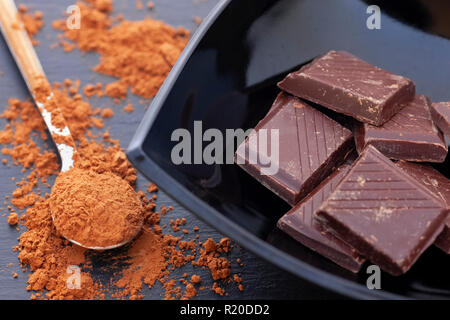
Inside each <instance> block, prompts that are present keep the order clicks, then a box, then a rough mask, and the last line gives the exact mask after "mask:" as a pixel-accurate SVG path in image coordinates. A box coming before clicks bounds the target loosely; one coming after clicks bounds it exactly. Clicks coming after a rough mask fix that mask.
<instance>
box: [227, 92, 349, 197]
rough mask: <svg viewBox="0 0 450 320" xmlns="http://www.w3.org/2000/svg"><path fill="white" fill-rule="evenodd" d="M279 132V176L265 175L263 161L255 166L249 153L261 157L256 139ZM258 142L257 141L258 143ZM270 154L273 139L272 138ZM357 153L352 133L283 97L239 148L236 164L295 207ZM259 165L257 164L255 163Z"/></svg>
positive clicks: (275, 103) (321, 115)
mask: <svg viewBox="0 0 450 320" xmlns="http://www.w3.org/2000/svg"><path fill="white" fill-rule="evenodd" d="M273 129H276V130H278V132H279V143H278V147H279V162H278V172H277V173H275V174H273V175H263V174H261V173H262V170H263V168H264V167H267V165H264V164H263V163H262V162H261V161H260V158H259V157H258V161H257V162H256V163H251V162H252V161H250V160H251V159H250V158H249V151H250V150H252V151H253V152H255V153H256V154H259V152H258V151H259V150H258V145H257V144H256V145H253V144H252V140H253V139H252V135H257V136H258V135H259V133H260V132H262V130H267V131H266V132H267V133H268V134H269V133H270V132H271V130H273ZM255 140H256V139H255ZM267 141H268V147H267V149H268V150H271V148H272V146H271V139H270V138H268V139H267ZM353 149H354V143H353V135H352V133H351V131H350V130H348V129H347V128H345V127H343V126H342V125H340V124H339V123H337V122H336V121H334V120H332V119H330V118H328V117H327V116H325V115H324V114H323V113H321V112H320V111H318V110H317V109H315V108H313V107H311V106H310V105H308V104H307V103H305V102H302V101H301V100H299V99H298V98H295V97H292V96H290V95H287V94H285V93H281V94H280V95H279V96H278V97H277V99H276V101H275V102H274V106H273V107H272V109H271V111H270V112H269V113H268V115H267V116H266V117H265V118H264V119H263V120H261V121H260V123H259V124H258V125H257V126H256V128H255V130H254V131H253V133H252V134H251V135H249V137H248V138H247V139H246V140H245V141H244V142H243V143H242V144H241V145H240V146H239V147H238V149H237V151H236V159H235V160H236V162H237V163H238V164H239V165H240V166H241V167H242V168H243V169H244V170H246V171H247V172H248V173H249V174H251V175H252V176H253V177H254V178H255V179H257V180H258V181H260V182H261V183H262V184H263V185H265V186H266V187H268V188H269V189H270V190H272V191H273V192H274V193H275V194H277V195H279V196H280V197H281V198H282V199H284V200H285V201H287V202H288V203H289V204H290V205H292V206H294V205H295V204H297V202H298V201H299V200H301V199H302V198H303V197H305V196H306V195H307V194H308V193H309V192H311V191H312V190H313V189H314V188H315V187H316V186H317V185H318V184H319V183H320V182H321V181H322V180H324V179H325V178H326V177H327V176H328V175H329V174H330V173H331V172H332V171H333V170H334V169H335V168H337V167H338V166H339V165H340V164H341V163H342V162H343V161H344V160H345V158H346V157H347V155H348V154H349V153H350V152H351V150H353ZM253 162H255V161H253Z"/></svg>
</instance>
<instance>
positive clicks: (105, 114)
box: [102, 108, 114, 118]
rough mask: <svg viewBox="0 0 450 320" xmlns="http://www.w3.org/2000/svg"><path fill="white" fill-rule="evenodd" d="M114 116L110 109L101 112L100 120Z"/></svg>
mask: <svg viewBox="0 0 450 320" xmlns="http://www.w3.org/2000/svg"><path fill="white" fill-rule="evenodd" d="M113 116H114V111H112V109H110V108H106V109H103V110H102V118H112V117H113Z"/></svg>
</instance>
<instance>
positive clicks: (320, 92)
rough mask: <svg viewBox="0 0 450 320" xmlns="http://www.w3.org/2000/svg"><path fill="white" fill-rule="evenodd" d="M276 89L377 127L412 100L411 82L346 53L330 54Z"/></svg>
mask: <svg viewBox="0 0 450 320" xmlns="http://www.w3.org/2000/svg"><path fill="white" fill-rule="evenodd" d="M278 86H279V87H280V88H281V89H283V90H284V91H286V92H289V93H290V94H293V95H294V96H297V97H300V98H304V99H306V100H309V101H312V102H315V103H317V104H320V105H322V106H324V107H326V108H329V109H331V110H334V111H336V112H339V113H343V114H346V115H348V116H351V117H353V118H355V119H356V120H359V121H361V122H364V123H370V124H373V125H376V126H380V125H382V124H383V123H385V122H386V121H388V120H389V119H390V118H392V116H393V115H394V114H396V113H397V112H398V111H400V110H401V108H403V106H404V103H406V102H409V101H411V100H412V99H413V98H414V94H415V86H414V83H413V82H412V81H411V80H409V79H407V78H404V77H402V76H398V75H395V74H393V73H390V72H388V71H385V70H383V69H380V68H377V67H374V66H372V65H370V64H368V63H367V62H364V61H363V60H361V59H359V58H357V57H355V56H354V55H352V54H350V53H348V52H345V51H330V52H328V53H327V54H325V55H323V56H321V57H319V58H317V59H315V60H314V61H312V62H311V63H310V64H308V65H305V66H303V67H302V68H301V69H300V70H299V71H296V72H293V73H291V74H289V75H288V76H287V77H286V78H285V79H284V80H283V81H281V82H280V83H279V84H278Z"/></svg>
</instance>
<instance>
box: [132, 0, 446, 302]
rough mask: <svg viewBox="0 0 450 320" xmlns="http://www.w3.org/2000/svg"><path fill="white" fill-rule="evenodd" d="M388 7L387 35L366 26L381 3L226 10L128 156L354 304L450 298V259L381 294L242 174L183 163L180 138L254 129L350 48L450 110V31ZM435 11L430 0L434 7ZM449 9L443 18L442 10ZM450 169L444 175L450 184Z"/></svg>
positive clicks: (259, 1)
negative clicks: (175, 154)
mask: <svg viewBox="0 0 450 320" xmlns="http://www.w3.org/2000/svg"><path fill="white" fill-rule="evenodd" d="M373 2H375V3H378V5H379V6H380V8H381V29H374V30H371V29H369V28H367V26H366V20H367V18H368V17H369V16H370V14H368V13H367V12H366V10H367V7H368V6H369V5H370V4H372V3H366V2H365V1H335V0H321V1H317V0H279V1H276V0H235V1H230V0H224V1H221V2H220V3H219V4H218V5H217V7H216V8H215V10H214V11H213V12H212V13H211V14H210V15H209V17H208V18H207V19H205V21H204V22H203V24H202V26H201V27H200V28H199V30H198V31H197V32H196V33H195V34H194V35H193V37H192V39H191V41H190V43H189V45H188V47H187V48H186V50H185V51H184V53H183V54H182V56H181V57H180V59H179V61H178V62H177V64H176V65H175V67H174V68H173V70H172V72H171V74H170V75H169V77H168V78H167V80H166V82H165V83H164V85H163V87H162V88H161V90H160V91H159V93H158V95H157V96H156V98H155V99H154V100H153V102H152V105H151V106H150V107H149V109H148V111H147V113H146V115H145V117H144V119H143V120H142V123H141V124H140V126H139V128H138V130H137V133H136V135H135V137H134V139H133V141H132V142H131V145H130V146H129V149H128V157H129V159H130V160H131V162H132V163H133V164H134V165H135V166H136V167H137V168H138V169H139V170H140V171H141V172H142V173H143V174H144V175H145V176H147V177H148V178H149V179H150V180H151V181H153V182H155V183H156V184H157V185H158V186H160V187H161V188H162V189H164V190H165V191H166V192H167V193H168V194H169V195H171V196H172V197H173V198H174V199H175V200H177V201H178V202H180V203H181V204H182V205H184V206H185V207H186V208H187V209H189V210H190V211H192V212H193V213H195V214H196V215H198V216H199V217H200V218H202V219H203V220H205V221H206V222H208V223H209V224H211V225H212V226H214V227H215V228H217V229H218V230H219V231H220V232H222V233H224V234H226V235H227V236H229V237H231V238H232V239H234V240H236V241H237V242H238V243H239V244H241V245H242V246H243V247H245V248H247V249H249V250H251V251H253V252H254V253H256V254H258V255H260V256H261V257H263V258H265V259H267V260H269V261H271V262H272V263H274V264H275V265H277V266H279V267H280V268H284V269H286V270H287V271H289V272H291V273H293V274H295V275H297V276H299V277H302V278H305V279H307V280H309V281H311V282H313V283H315V284H317V285H320V286H322V287H326V288H328V289H330V290H333V291H336V292H339V293H341V294H343V295H346V296H350V297H354V298H450V282H449V280H445V279H448V276H447V272H448V271H447V270H449V268H450V257H448V256H447V255H446V254H444V253H443V252H441V251H440V250H438V249H437V248H435V247H432V248H430V249H429V250H428V251H427V252H426V253H425V254H424V256H423V257H422V258H421V259H420V260H419V261H418V263H417V264H416V265H415V266H414V267H413V268H412V269H411V270H410V271H409V272H408V273H407V274H406V275H404V276H401V277H392V276H389V275H387V274H384V273H383V278H382V290H369V289H367V286H366V279H367V274H366V272H365V268H363V270H362V271H361V272H360V273H359V274H356V275H355V274H352V273H350V272H348V271H346V270H344V269H341V268H340V267H339V266H337V265H334V264H333V263H332V262H329V261H328V260H326V259H324V258H322V257H321V256H319V255H318V254H315V253H313V252H312V251H310V250H309V249H308V248H306V247H303V246H302V245H301V244H299V243H297V242H295V241H294V240H292V239H291V238H289V237H288V236H286V235H285V234H283V233H281V232H280V231H278V230H277V229H276V227H275V226H276V222H277V220H278V219H279V218H280V217H281V216H282V215H283V214H284V213H286V212H287V211H288V210H289V209H290V207H289V206H288V205H287V204H286V203H285V202H283V201H282V200H281V199H280V198H278V197H277V196H276V195H274V194H273V193H272V192H270V191H269V190H268V189H266V188H265V187H264V186H262V185H261V184H260V183H258V182H257V181H256V180H254V179H253V178H252V177H250V176H249V175H248V174H247V173H245V172H244V171H243V170H242V169H240V168H239V167H238V166H237V165H234V164H228V165H226V164H224V165H219V164H216V165H206V164H195V165H194V164H192V165H187V164H185V165H175V164H173V162H172V161H171V151H172V148H173V146H174V145H175V144H177V142H173V141H171V135H172V132H173V131H174V130H175V129H178V128H184V129H187V130H188V131H189V132H191V133H193V131H194V121H202V127H203V132H204V131H205V130H207V129H209V128H216V129H219V130H220V131H221V132H224V131H225V130H226V129H237V128H242V129H244V130H245V129H248V128H253V127H254V126H255V125H256V124H257V123H258V121H260V120H261V119H262V118H263V117H264V116H265V114H266V113H267V112H268V110H269V108H270V106H271V104H272V102H273V100H274V99H275V97H276V95H277V94H278V93H279V89H278V88H277V87H276V83H277V81H279V80H281V79H282V78H283V77H284V76H285V75H286V74H287V73H288V72H290V71H292V70H296V69H298V68H299V67H300V66H301V65H304V64H306V63H308V62H309V61H311V60H312V59H313V58H314V57H316V56H318V55H320V54H323V53H325V52H327V51H329V50H345V51H348V52H351V53H353V54H355V55H356V56H358V57H360V58H362V59H363V60H365V61H367V62H369V63H371V64H373V65H376V66H379V67H382V68H384V69H386V70H389V71H391V72H393V73H396V74H400V75H403V76H405V77H407V78H410V79H412V80H413V81H415V83H416V87H417V92H418V93H421V94H425V95H427V96H429V97H430V98H431V99H432V100H434V101H446V100H450V59H449V58H448V57H450V41H449V39H448V38H450V30H446V29H445V27H442V28H440V27H439V26H440V24H439V23H438V22H439V21H440V19H447V20H448V19H450V10H447V11H445V10H444V12H442V13H440V14H439V15H444V17H442V16H435V15H434V14H433V12H436V10H432V8H430V7H428V5H425V4H423V3H425V1H411V2H408V4H405V7H402V6H398V7H397V6H392V4H389V1H373ZM432 2H434V1H430V3H432ZM438 11H439V10H438ZM447 166H448V161H447V162H446V163H445V164H442V165H440V170H441V172H442V171H445V172H446V173H447V174H448V168H447Z"/></svg>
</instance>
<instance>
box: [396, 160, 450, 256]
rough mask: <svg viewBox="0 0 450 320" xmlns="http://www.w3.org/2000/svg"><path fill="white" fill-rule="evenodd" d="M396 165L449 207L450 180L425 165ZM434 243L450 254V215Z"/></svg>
mask: <svg viewBox="0 0 450 320" xmlns="http://www.w3.org/2000/svg"><path fill="white" fill-rule="evenodd" d="M397 166H399V167H400V168H401V169H402V170H404V171H405V172H406V173H408V174H409V175H410V176H412V177H413V178H415V179H416V180H417V181H419V182H420V183H421V184H422V185H423V186H424V187H426V188H427V189H428V190H430V192H431V193H433V194H434V195H435V196H437V197H438V198H439V199H440V200H441V201H442V203H443V207H444V208H450V180H449V179H447V177H445V176H443V175H442V174H441V173H440V172H439V171H437V170H435V169H434V168H433V167H431V166H427V165H421V164H417V163H411V162H405V161H399V162H397ZM434 244H435V245H436V246H437V247H438V248H440V249H441V250H442V251H444V252H446V253H448V254H450V216H448V217H447V220H446V223H445V226H444V230H443V231H442V233H441V234H440V235H439V237H438V238H437V239H436V241H435V242H434Z"/></svg>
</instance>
